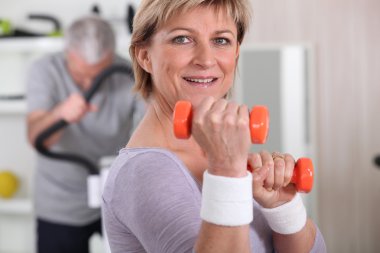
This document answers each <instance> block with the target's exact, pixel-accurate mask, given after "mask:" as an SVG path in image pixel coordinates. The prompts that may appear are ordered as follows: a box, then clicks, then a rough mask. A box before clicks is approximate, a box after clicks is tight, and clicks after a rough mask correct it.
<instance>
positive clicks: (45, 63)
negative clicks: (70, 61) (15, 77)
mask: <svg viewBox="0 0 380 253" xmlns="http://www.w3.org/2000/svg"><path fill="white" fill-rule="evenodd" d="M64 62H65V56H64V53H63V52H58V53H50V54H47V55H44V56H42V57H40V58H37V59H36V60H35V61H33V62H32V63H31V65H30V67H29V74H30V75H33V76H36V75H39V74H43V75H49V73H50V74H54V73H55V72H57V71H59V70H61V68H64V65H65V64H64Z"/></svg>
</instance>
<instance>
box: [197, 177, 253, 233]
mask: <svg viewBox="0 0 380 253" xmlns="http://www.w3.org/2000/svg"><path fill="white" fill-rule="evenodd" d="M247 173H248V174H247V176H246V177H243V178H232V177H223V176H215V175H211V174H209V173H208V172H207V171H205V173H204V175H203V187H202V206H201V218H202V219H203V220H205V221H207V222H209V223H213V224H217V225H222V226H242V225H246V224H249V223H251V222H252V220H253V197H252V174H251V173H250V172H248V171H247Z"/></svg>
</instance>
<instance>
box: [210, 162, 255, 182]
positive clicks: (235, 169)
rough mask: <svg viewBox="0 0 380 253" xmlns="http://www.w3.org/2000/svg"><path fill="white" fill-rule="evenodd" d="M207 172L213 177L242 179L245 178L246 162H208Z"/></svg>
mask: <svg viewBox="0 0 380 253" xmlns="http://www.w3.org/2000/svg"><path fill="white" fill-rule="evenodd" d="M207 171H208V173H210V174H211V175H215V176H222V177H231V178H242V177H246V176H247V172H248V171H247V161H246V160H245V162H241V163H217V162H209V167H208V169H207Z"/></svg>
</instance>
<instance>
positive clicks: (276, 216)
mask: <svg viewBox="0 0 380 253" xmlns="http://www.w3.org/2000/svg"><path fill="white" fill-rule="evenodd" d="M261 211H262V212H263V214H264V216H265V218H266V220H267V221H268V224H269V226H270V227H271V229H272V230H273V231H275V232H277V233H279V234H293V233H296V232H298V231H300V230H301V229H302V228H303V227H304V226H305V224H306V220H307V216H306V209H305V206H304V205H303V202H302V198H301V196H300V195H299V194H298V193H297V194H296V195H295V196H294V198H293V199H292V200H291V201H290V202H288V203H285V204H283V205H281V206H279V207H276V208H261Z"/></svg>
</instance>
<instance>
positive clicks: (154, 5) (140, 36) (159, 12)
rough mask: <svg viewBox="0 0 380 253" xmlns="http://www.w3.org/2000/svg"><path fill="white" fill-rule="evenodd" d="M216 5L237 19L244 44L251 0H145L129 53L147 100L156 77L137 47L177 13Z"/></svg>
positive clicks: (135, 22)
mask: <svg viewBox="0 0 380 253" xmlns="http://www.w3.org/2000/svg"><path fill="white" fill-rule="evenodd" d="M201 6H202V7H203V6H204V7H208V6H211V7H214V8H215V9H216V10H217V11H218V10H225V11H226V12H227V13H228V14H229V15H230V16H231V17H232V18H233V20H234V22H235V24H236V28H237V32H238V33H237V40H238V43H239V44H241V43H242V41H243V38H244V35H245V33H246V31H247V30H248V26H249V22H250V19H251V11H250V10H251V9H250V5H249V3H248V1H247V0H142V2H141V4H140V7H139V10H138V11H137V13H136V15H135V17H134V20H133V33H132V40H131V46H130V47H129V54H130V55H131V59H132V63H133V71H134V74H135V87H134V89H135V91H137V92H140V93H141V95H142V97H143V98H145V99H147V98H148V97H149V95H150V94H151V92H152V90H153V87H152V85H153V84H152V79H151V76H150V73H148V72H146V71H145V70H144V69H143V68H142V67H141V66H140V65H139V63H138V61H137V57H136V55H135V49H136V47H138V46H143V45H147V44H148V43H149V42H150V39H151V38H152V36H153V35H154V34H155V32H156V31H157V30H158V28H159V27H160V26H162V25H163V24H164V23H165V22H166V21H167V20H169V19H170V18H171V17H172V16H173V15H175V14H177V13H179V12H181V11H188V10H190V9H194V8H196V7H201Z"/></svg>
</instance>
